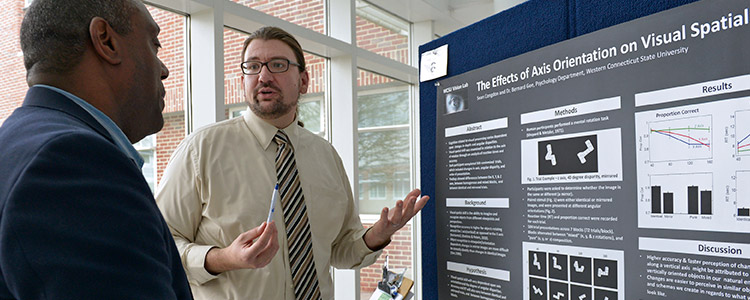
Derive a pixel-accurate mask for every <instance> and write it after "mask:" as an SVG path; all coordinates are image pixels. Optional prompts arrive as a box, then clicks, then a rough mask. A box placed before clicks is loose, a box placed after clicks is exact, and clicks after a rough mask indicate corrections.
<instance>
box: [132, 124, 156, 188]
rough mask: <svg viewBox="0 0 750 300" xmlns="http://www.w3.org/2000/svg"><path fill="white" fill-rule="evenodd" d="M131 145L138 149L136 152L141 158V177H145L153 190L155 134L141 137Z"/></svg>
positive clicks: (154, 183) (154, 180)
mask: <svg viewBox="0 0 750 300" xmlns="http://www.w3.org/2000/svg"><path fill="white" fill-rule="evenodd" d="M133 147H134V148H135V150H138V154H140V155H141V158H143V167H141V172H142V173H143V177H144V178H146V182H148V186H149V187H150V188H151V192H154V190H155V189H156V135H154V134H152V135H149V136H147V137H145V138H143V139H142V140H140V141H139V142H137V143H135V144H133Z"/></svg>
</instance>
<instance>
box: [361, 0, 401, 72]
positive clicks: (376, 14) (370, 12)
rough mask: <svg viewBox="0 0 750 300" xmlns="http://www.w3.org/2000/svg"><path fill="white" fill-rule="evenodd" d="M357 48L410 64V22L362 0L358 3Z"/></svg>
mask: <svg viewBox="0 0 750 300" xmlns="http://www.w3.org/2000/svg"><path fill="white" fill-rule="evenodd" d="M355 3H356V11H357V17H356V22H357V47H360V48H362V49H365V50H368V51H372V52H375V53H377V54H380V55H382V56H385V57H388V58H390V59H392V60H395V61H398V62H401V63H405V64H408V63H409V28H410V27H411V26H410V24H409V22H407V21H405V20H404V19H401V18H399V17H397V16H395V15H393V14H391V13H388V12H386V11H384V10H382V9H380V8H378V7H377V6H375V5H373V4H371V3H369V2H366V1H362V0H357V1H356V2H355Z"/></svg>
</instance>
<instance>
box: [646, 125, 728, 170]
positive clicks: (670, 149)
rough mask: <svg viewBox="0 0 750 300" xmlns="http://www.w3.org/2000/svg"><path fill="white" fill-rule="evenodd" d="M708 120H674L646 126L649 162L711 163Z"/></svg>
mask: <svg viewBox="0 0 750 300" xmlns="http://www.w3.org/2000/svg"><path fill="white" fill-rule="evenodd" d="M711 121H712V120H711V116H710V115H704V116H695V117H688V118H677V119H670V120H664V121H654V122H649V123H648V128H649V138H648V140H649V147H650V149H649V152H650V153H649V156H650V157H649V158H650V160H651V161H676V160H694V159H710V158H711V157H712V146H713V145H712V143H711V132H712V130H711V128H712V126H711V124H712V122H711Z"/></svg>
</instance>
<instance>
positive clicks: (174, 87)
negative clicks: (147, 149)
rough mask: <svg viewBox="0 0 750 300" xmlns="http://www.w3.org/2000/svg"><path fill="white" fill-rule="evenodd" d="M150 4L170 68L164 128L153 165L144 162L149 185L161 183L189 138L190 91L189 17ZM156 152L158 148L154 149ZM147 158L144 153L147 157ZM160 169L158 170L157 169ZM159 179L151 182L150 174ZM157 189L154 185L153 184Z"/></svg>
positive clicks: (160, 133)
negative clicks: (187, 88)
mask: <svg viewBox="0 0 750 300" xmlns="http://www.w3.org/2000/svg"><path fill="white" fill-rule="evenodd" d="M146 7H148V10H149V12H151V16H153V18H154V20H155V21H156V23H157V24H159V27H160V28H161V32H160V33H159V41H160V42H161V44H162V46H163V48H162V49H160V50H159V58H160V59H161V60H162V61H163V62H164V64H165V65H166V66H167V68H168V69H169V77H168V78H167V79H166V80H164V88H165V89H166V92H167V94H166V96H165V97H164V103H165V106H164V111H163V112H162V114H163V115H164V128H162V130H161V131H159V133H157V134H156V146H155V155H156V156H155V158H154V157H153V156H152V158H151V159H150V160H151V166H146V165H144V168H143V169H142V172H143V175H144V176H145V177H146V180H147V181H148V182H149V184H152V182H158V181H159V179H161V176H162V174H163V172H164V168H166V166H167V162H168V161H169V158H170V157H171V156H172V152H174V150H175V148H177V145H179V144H180V142H182V140H183V139H184V138H185V107H186V104H187V101H188V97H187V93H186V82H187V80H186V72H187V71H186V66H187V60H186V58H185V49H186V47H187V44H186V39H185V26H186V18H185V16H183V15H180V14H176V13H173V12H170V11H166V10H162V9H159V8H156V7H153V6H148V5H147V6H146ZM152 151H154V150H152ZM146 158H147V157H146V156H144V159H146ZM153 168H155V169H156V172H154V171H153ZM154 176H156V178H155V179H154V180H153V181H151V179H150V178H149V177H152V178H153V177H154ZM152 188H153V187H152Z"/></svg>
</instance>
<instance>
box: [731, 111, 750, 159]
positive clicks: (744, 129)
mask: <svg viewBox="0 0 750 300" xmlns="http://www.w3.org/2000/svg"><path fill="white" fill-rule="evenodd" d="M748 120H750V110H741V111H737V112H735V118H734V122H735V123H734V129H735V138H736V145H735V147H736V149H737V155H750V121H748Z"/></svg>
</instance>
